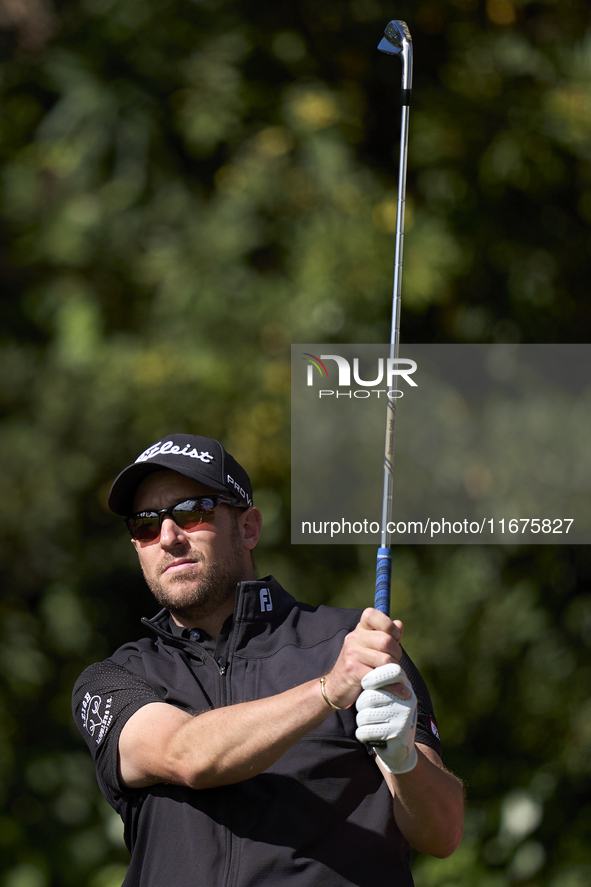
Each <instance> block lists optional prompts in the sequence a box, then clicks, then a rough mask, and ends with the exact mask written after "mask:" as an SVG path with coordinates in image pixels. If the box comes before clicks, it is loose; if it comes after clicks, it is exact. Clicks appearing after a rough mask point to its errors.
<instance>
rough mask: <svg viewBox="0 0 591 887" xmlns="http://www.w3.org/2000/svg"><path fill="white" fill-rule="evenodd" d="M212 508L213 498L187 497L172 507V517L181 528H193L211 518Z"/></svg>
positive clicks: (213, 504) (212, 514) (212, 515)
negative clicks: (184, 500)
mask: <svg viewBox="0 0 591 887" xmlns="http://www.w3.org/2000/svg"><path fill="white" fill-rule="evenodd" d="M214 508H215V500H213V499H209V498H207V497H203V498H202V499H188V500H187V501H186V502H181V503H180V504H179V505H177V506H176V508H175V509H173V512H172V519H173V520H174V522H175V524H177V526H179V527H182V529H183V530H189V531H190V530H194V529H195V528H196V527H197V526H198V525H199V524H200V523H203V521H211V520H213V518H214Z"/></svg>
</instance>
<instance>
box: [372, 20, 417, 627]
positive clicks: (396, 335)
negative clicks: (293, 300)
mask: <svg viewBox="0 0 591 887" xmlns="http://www.w3.org/2000/svg"><path fill="white" fill-rule="evenodd" d="M393 26H396V27H395V29H393ZM389 29H390V33H392V32H393V30H394V33H396V35H397V36H398V35H399V34H402V35H403V41H404V45H403V48H404V51H402V48H400V49H398V46H397V45H394V46H393V47H392V48H393V49H395V50H398V51H397V52H396V53H394V52H391V51H390V47H389V46H388V47H387V48H386V49H382V51H386V52H388V53H389V54H401V55H402V61H403V71H402V87H403V88H402V115H401V125H400V156H399V163H398V201H397V207H396V251H395V256H394V284H393V291H392V323H391V329H390V350H389V358H390V359H391V360H397V358H398V350H399V346H400V306H401V292H402V255H403V249H404V210H405V202H406V171H407V158H408V120H409V110H410V109H409V103H410V94H411V87H412V42H411V40H410V34H409V32H408V28H407V27H406V25H405V24H404V22H391V23H390V24H389V25H388V28H387V29H386V32H385V33H386V38H388V37H389V36H390V34H389ZM387 42H388V41H387V39H386V40H385V41H382V43H381V44H380V47H379V48H382V47H383V46H384V43H387ZM401 47H402V44H401ZM393 394H394V395H396V392H395V391H394V392H393ZM386 402H387V414H386V437H385V446H384V483H383V490H382V523H381V528H382V530H381V539H380V547H379V549H378V558H377V566H376V589H375V604H374V606H375V608H376V609H377V610H381V611H382V613H386V614H387V615H389V614H390V587H391V576H392V550H391V548H390V544H391V536H392V534H391V533H390V532H389V531H388V525H389V524H390V522H391V520H392V493H393V471H394V438H395V430H396V396H393V397H390V396H388V397H387V401H386Z"/></svg>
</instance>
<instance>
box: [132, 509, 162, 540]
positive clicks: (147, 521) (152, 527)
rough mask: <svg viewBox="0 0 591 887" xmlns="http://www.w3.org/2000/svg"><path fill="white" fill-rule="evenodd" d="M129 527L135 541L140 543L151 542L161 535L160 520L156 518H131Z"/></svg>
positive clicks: (155, 516)
mask: <svg viewBox="0 0 591 887" xmlns="http://www.w3.org/2000/svg"><path fill="white" fill-rule="evenodd" d="M127 527H128V529H129V532H130V533H131V536H132V538H133V539H137V540H138V541H139V542H151V541H153V540H154V539H157V538H158V536H159V535H160V518H159V517H158V516H157V515H154V517H130V518H129V521H128V522H127Z"/></svg>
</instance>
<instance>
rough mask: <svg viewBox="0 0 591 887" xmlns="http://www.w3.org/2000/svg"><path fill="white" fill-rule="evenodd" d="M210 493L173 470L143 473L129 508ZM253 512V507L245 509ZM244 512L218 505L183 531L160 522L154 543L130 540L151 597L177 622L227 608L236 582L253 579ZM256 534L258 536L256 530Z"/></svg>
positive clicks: (151, 506) (141, 508) (155, 507)
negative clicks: (210, 515) (210, 518)
mask: <svg viewBox="0 0 591 887" xmlns="http://www.w3.org/2000/svg"><path fill="white" fill-rule="evenodd" d="M208 494H214V495H215V492H214V491H212V490H211V489H209V488H208V487H206V486H204V485H203V484H200V483H199V482H198V481H195V480H191V479H190V478H188V477H184V476H183V475H182V474H178V473H177V472H175V471H166V470H165V471H158V472H155V473H154V474H149V475H148V476H147V477H146V478H145V480H143V481H142V483H141V484H140V485H139V487H138V489H137V492H136V495H135V499H134V511H136V512H137V511H158V510H160V509H161V508H167V507H168V506H170V505H176V504H177V503H178V502H182V501H183V500H184V499H191V498H194V497H196V496H206V495H208ZM251 511H256V509H251ZM247 524H248V520H247V519H246V513H244V512H242V511H240V510H239V509H237V508H234V507H232V506H229V505H223V504H222V505H218V506H217V507H216V509H215V517H214V519H213V521H210V522H204V523H201V524H199V525H198V526H197V528H196V529H194V530H191V531H187V530H184V529H182V528H181V527H178V526H177V525H176V524H175V523H174V521H173V520H172V518H170V517H168V516H166V517H165V518H164V520H163V521H162V525H161V530H160V537H159V539H157V540H156V541H154V542H139V541H137V540H135V539H134V540H133V545H134V548H135V550H136V551H137V555H138V558H139V561H140V565H141V568H142V571H143V573H144V577H145V580H146V582H147V584H148V586H149V588H150V590H151V591H152V594H153V595H154V597H155V598H156V600H157V601H158V602H159V603H160V604H161V605H162V606H163V607H167V608H168V609H169V610H170V611H171V612H172V613H173V615H175V616H177V617H178V618H177V621H180V622H181V624H185V623H188V622H190V623H193V624H196V623H197V622H198V621H199V620H200V619H203V618H204V617H209V616H212V615H213V614H215V613H217V612H218V611H219V612H220V613H222V612H224V613H229V612H231V610H232V607H233V600H234V594H235V591H236V584H237V583H238V582H241V581H242V580H244V579H250V578H254V573H253V570H252V562H251V556H250V549H251V548H253V547H254V545H252V544H250V542H249V535H248V529H247V528H246V526H245V525H247ZM257 538H258V535H257Z"/></svg>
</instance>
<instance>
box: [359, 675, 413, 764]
mask: <svg viewBox="0 0 591 887" xmlns="http://www.w3.org/2000/svg"><path fill="white" fill-rule="evenodd" d="M393 684H398V685H400V684H404V686H405V687H406V690H407V694H406V695H407V697H408V698H406V699H401V698H400V695H401V694H398V695H394V694H393V693H391V692H388V690H386V689H382V688H385V687H388V686H389V687H390V688H391V689H394V688H393V687H392V685H393ZM361 686H362V687H363V690H364V692H363V693H362V694H361V696H360V697H359V699H358V700H357V712H358V714H357V730H356V731H355V736H356V737H357V739H358V740H359V741H360V742H385V743H386V745H385V747H384V748H380V747H379V746H376V748H375V751H376V754H377V755H378V756H379V757H380V758H381V760H382V762H383V763H384V765H385V766H386V768H387V769H388V770H389V771H390V773H408V772H409V770H412V769H413V768H414V767H415V766H416V763H417V750H416V748H415V733H416V728H417V697H416V696H415V693H414V690H413V689H412V687H411V684H410V681H409V680H408V678H407V677H406V675H405V673H404V671H403V670H402V669H401V668H400V666H399V665H398V664H396V663H392V664H389V665H381V666H380V667H379V668H375V669H374V670H373V671H370V672H369V673H368V674H367V675H365V677H364V678H363V680H362V681H361Z"/></svg>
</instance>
